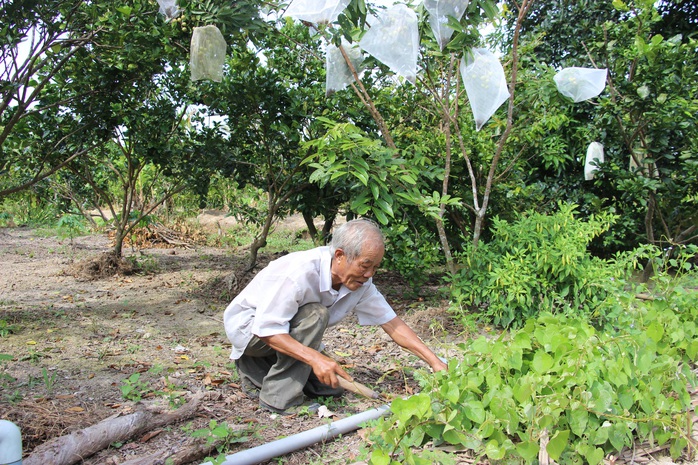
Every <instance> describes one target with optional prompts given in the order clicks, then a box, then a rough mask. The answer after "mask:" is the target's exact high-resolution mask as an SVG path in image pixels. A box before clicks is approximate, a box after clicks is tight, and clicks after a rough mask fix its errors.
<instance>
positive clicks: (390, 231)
mask: <svg viewBox="0 0 698 465" xmlns="http://www.w3.org/2000/svg"><path fill="white" fill-rule="evenodd" d="M385 236H386V242H387V249H388V250H387V251H386V254H385V257H384V258H383V266H384V267H385V268H386V269H389V270H394V271H397V272H398V273H400V276H402V277H403V278H404V279H405V280H406V281H407V282H408V283H409V285H410V287H411V288H412V289H413V291H414V292H415V293H418V292H419V289H420V288H421V286H423V285H424V284H425V283H426V282H427V281H428V279H429V270H432V269H434V267H435V266H437V265H438V264H439V262H440V261H441V251H440V249H439V246H438V245H437V244H438V243H439V241H438V240H437V238H435V237H434V236H433V235H432V234H428V233H427V234H423V235H421V236H420V235H419V234H416V233H413V231H411V230H410V229H409V227H408V226H407V225H406V224H404V223H394V224H391V225H390V228H386V229H385Z"/></svg>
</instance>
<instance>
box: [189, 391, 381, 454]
mask: <svg viewBox="0 0 698 465" xmlns="http://www.w3.org/2000/svg"><path fill="white" fill-rule="evenodd" d="M388 408H389V406H387V405H383V406H381V407H378V408H374V409H371V410H367V411H366V412H363V413H357V414H356V415H352V416H350V417H347V418H342V419H341V420H337V421H333V422H332V423H329V424H327V425H322V426H318V427H317V428H313V429H310V430H308V431H303V432H302V433H298V434H294V435H293V436H288V437H285V438H283V439H278V440H276V441H272V442H268V443H266V444H262V445H261V446H257V447H253V448H251V449H247V450H243V451H240V452H237V453H235V454H232V455H227V456H226V457H225V462H223V464H222V465H255V464H258V463H260V462H264V461H267V460H271V459H273V458H275V457H278V456H280V455H284V454H288V453H289V452H293V451H296V450H298V449H302V448H304V447H308V446H312V445H313V444H315V443H318V442H320V441H325V440H327V439H332V438H334V437H335V436H338V435H340V434H344V433H348V432H349V431H353V430H355V429H358V428H359V425H360V424H362V423H365V422H367V421H370V420H375V419H377V418H379V417H381V416H382V415H383V414H385V413H386V412H387V411H388ZM202 465H211V462H206V463H205V464H202Z"/></svg>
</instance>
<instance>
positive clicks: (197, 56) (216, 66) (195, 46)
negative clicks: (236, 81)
mask: <svg viewBox="0 0 698 465" xmlns="http://www.w3.org/2000/svg"><path fill="white" fill-rule="evenodd" d="M226 46H227V44H226V43H225V39H224V38H223V34H221V31H219V30H218V28H217V27H216V26H213V25H209V26H203V27H195V28H194V32H193V33H192V36H191V49H190V51H189V66H190V67H191V80H192V81H198V80H200V79H210V80H211V81H216V82H221V80H222V79H223V64H224V63H225V52H226Z"/></svg>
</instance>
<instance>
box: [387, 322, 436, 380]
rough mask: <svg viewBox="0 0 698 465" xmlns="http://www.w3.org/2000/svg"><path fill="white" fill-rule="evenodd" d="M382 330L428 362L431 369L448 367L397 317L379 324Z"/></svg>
mask: <svg viewBox="0 0 698 465" xmlns="http://www.w3.org/2000/svg"><path fill="white" fill-rule="evenodd" d="M381 327H382V328H383V330H384V331H385V332H386V333H387V334H388V336H390V338H391V339H392V340H393V341H395V342H396V343H397V344H398V345H400V346H401V347H403V348H405V349H407V350H408V351H410V352H412V353H413V354H415V355H416V356H417V357H419V358H421V359H422V360H424V361H425V362H427V363H428V364H429V366H430V367H431V369H432V371H441V370H446V369H448V365H447V364H445V363H444V362H442V361H441V359H440V358H439V357H437V356H436V354H435V353H434V352H432V351H431V349H429V348H428V347H427V346H426V345H425V344H424V343H423V342H422V340H421V339H420V338H419V336H417V334H416V333H415V332H414V331H412V328H410V327H409V326H407V324H405V322H404V321H402V320H401V319H400V318H399V317H397V316H396V317H395V318H393V319H392V320H390V321H389V322H387V323H385V324H383V325H381Z"/></svg>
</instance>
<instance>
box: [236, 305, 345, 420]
mask: <svg viewBox="0 0 698 465" xmlns="http://www.w3.org/2000/svg"><path fill="white" fill-rule="evenodd" d="M328 321H329V311H328V310H327V307H325V306H324V305H321V304H317V303H315V304H307V305H304V306H302V307H300V308H299V309H298V313H296V315H295V316H294V317H293V318H292V319H291V322H290V329H289V335H290V336H291V337H292V338H293V339H295V340H296V341H298V342H300V343H301V344H303V345H304V346H306V347H310V348H311V349H315V350H320V344H321V342H322V336H323V335H324V334H325V330H326V329H327V323H328ZM235 365H236V366H237V369H238V372H239V374H240V376H241V377H245V378H247V379H249V380H250V381H251V382H252V383H253V384H254V385H255V386H257V387H258V388H260V392H259V400H260V401H262V402H264V403H265V404H267V405H270V406H272V407H275V408H277V409H281V410H285V409H287V408H289V407H293V406H294V405H300V404H302V403H303V401H304V395H303V393H304V392H305V393H306V394H308V395H310V396H338V395H341V394H342V392H343V390H342V389H341V388H336V389H335V388H332V387H331V386H327V385H325V384H322V383H320V381H319V380H318V379H317V377H316V376H315V374H314V373H313V369H312V367H311V366H310V365H308V364H306V363H303V362H301V361H299V360H296V359H295V358H293V357H290V356H288V355H284V354H281V353H279V352H277V351H275V350H274V349H272V348H271V347H269V346H268V345H266V344H265V343H264V342H263V341H262V340H261V339H259V338H258V337H257V336H253V337H252V340H251V341H250V343H249V344H247V348H246V349H245V352H244V353H243V355H242V357H240V358H239V359H237V360H236V361H235Z"/></svg>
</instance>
